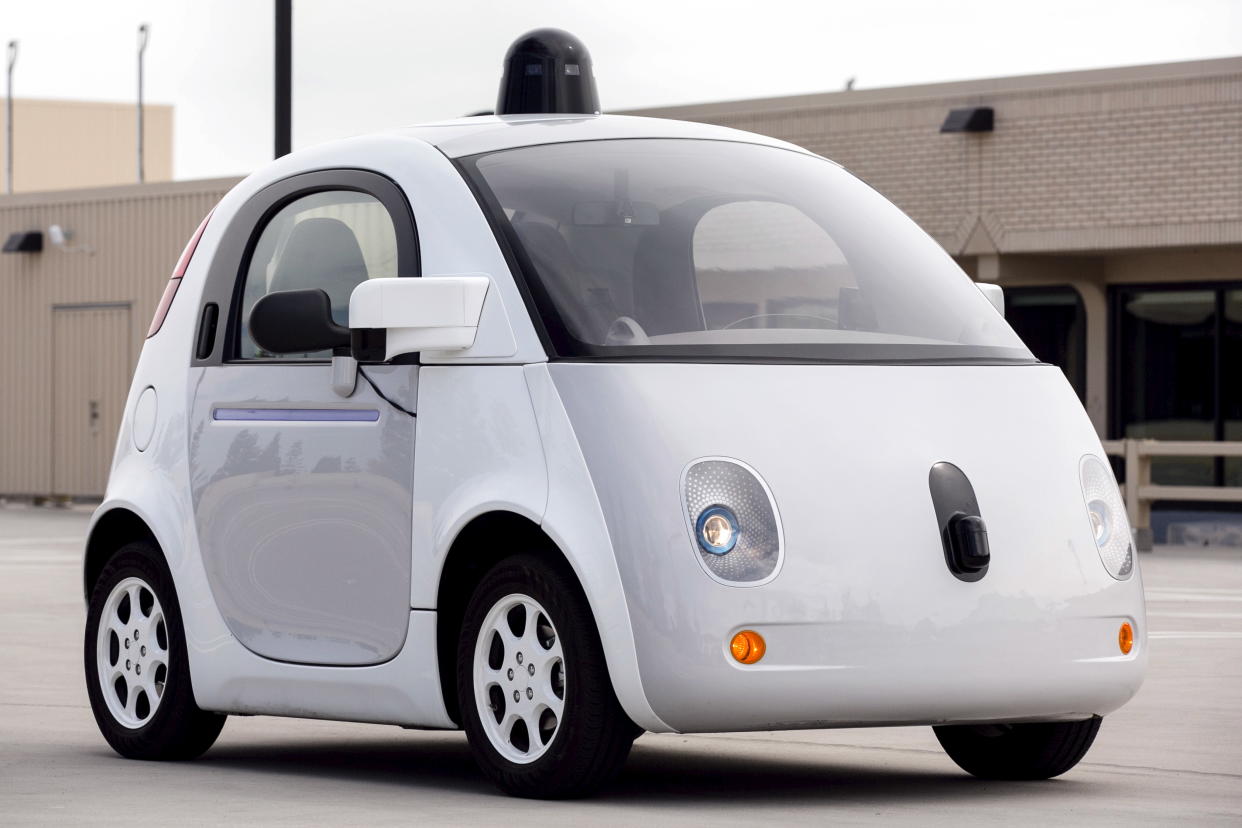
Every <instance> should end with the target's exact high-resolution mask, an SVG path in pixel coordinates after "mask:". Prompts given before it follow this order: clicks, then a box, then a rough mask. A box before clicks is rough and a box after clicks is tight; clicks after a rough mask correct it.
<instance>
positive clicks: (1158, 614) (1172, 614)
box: [1147, 610, 1242, 621]
mask: <svg viewBox="0 0 1242 828" xmlns="http://www.w3.org/2000/svg"><path fill="white" fill-rule="evenodd" d="M1147 617H1148V618H1215V619H1219V620H1222V621H1227V620H1235V619H1242V612H1181V611H1179V610H1148V611H1147Z"/></svg>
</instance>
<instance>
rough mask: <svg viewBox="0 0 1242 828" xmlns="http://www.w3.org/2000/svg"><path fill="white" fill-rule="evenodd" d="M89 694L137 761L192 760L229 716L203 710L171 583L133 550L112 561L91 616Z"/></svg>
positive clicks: (150, 549) (139, 548)
mask: <svg viewBox="0 0 1242 828" xmlns="http://www.w3.org/2000/svg"><path fill="white" fill-rule="evenodd" d="M84 649H85V653H84V655H85V661H86V692H87V696H88V697H89V698H90V703H91V710H92V711H93V712H94V714H95V722H96V723H97V724H98V725H99V731H100V733H102V734H103V737H104V738H105V739H106V740H107V741H108V744H109V745H111V746H112V748H113V749H114V750H115V751H116V752H117V753H119V754H121V755H122V756H125V757H128V758H130V759H192V758H194V757H195V756H198V755H199V754H201V753H203V752H204V751H205V750H207V748H209V747H211V745H212V743H213V742H215V740H216V737H217V736H218V735H219V734H220V728H222V727H223V726H224V720H225V717H224V716H222V715H220V714H218V713H208V712H207V711H204V710H201V709H199V707H198V705H197V704H195V702H194V691H193V689H192V688H191V686H190V665H189V661H188V658H187V655H186V646H185V633H184V631H183V629H182V626H181V612H180V609H179V607H178V606H177V594H176V590H175V589H174V588H173V583H172V576H171V575H169V574H168V568H167V567H166V566H165V565H164V559H163V557H162V556H161V555H160V553H159V550H158V549H156V548H155V547H154V546H152V545H151V544H149V543H142V542H139V543H131V544H129V545H127V546H125V547H124V548H122V549H121V550H120V551H118V552H117V554H116V555H115V556H114V557H113V558H112V559H111V560H110V561H108V564H107V566H105V567H104V569H103V572H102V573H100V576H99V581H98V582H96V584H95V588H94V590H93V591H92V593H91V600H90V605H89V606H88V607H87V611H86V641H85V647H84Z"/></svg>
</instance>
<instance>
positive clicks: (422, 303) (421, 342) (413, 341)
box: [349, 275, 491, 360]
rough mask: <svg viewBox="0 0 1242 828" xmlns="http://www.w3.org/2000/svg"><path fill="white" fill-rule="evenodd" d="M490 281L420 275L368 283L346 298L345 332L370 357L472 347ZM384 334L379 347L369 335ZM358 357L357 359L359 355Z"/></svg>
mask: <svg viewBox="0 0 1242 828" xmlns="http://www.w3.org/2000/svg"><path fill="white" fill-rule="evenodd" d="M490 284H491V279H489V278H488V277H487V276H480V275H470V276H424V277H422V278H418V279H409V278H404V279H403V278H395V279H368V280H367V281H365V282H362V283H360V284H359V285H358V286H357V287H356V288H354V292H353V294H352V295H351V296H350V297H349V327H350V328H351V329H352V330H354V331H355V332H360V329H361V332H360V334H361V335H360V336H359V337H358V338H357V339H356V340H355V341H356V342H357V341H358V340H363V341H366V342H367V344H368V350H371V349H374V351H375V354H374V357H376V358H378V357H380V356H381V355H380V353H379V352H380V350H381V349H382V352H383V353H382V358H383V359H386V360H387V359H392V358H393V357H395V356H400V355H401V354H411V353H414V352H416V351H451V350H461V349H464V348H469V347H470V346H471V345H473V344H474V338H475V335H476V334H477V333H478V330H479V318H480V316H481V315H482V313H483V299H484V298H485V297H486V296H487V289H488V285H490ZM372 331H374V332H376V333H378V332H380V331H382V332H383V337H382V343H381V342H379V341H377V340H378V337H377V336H375V335H373V334H371V333H370V332H372ZM359 358H362V356H360V357H359Z"/></svg>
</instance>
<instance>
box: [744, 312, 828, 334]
mask: <svg viewBox="0 0 1242 828" xmlns="http://www.w3.org/2000/svg"><path fill="white" fill-rule="evenodd" d="M769 317H780V318H782V319H784V318H792V319H814V320H816V321H817V322H827V323H828V325H829V329H830V330H831V329H835V328H836V327H837V320H835V319H829V318H828V317H826V316H815V315H814V314H810V313H756V314H754V315H753V316H743V317H742V318H741V319H734V320H733V321H732V322H730V323H729V324H728V325H725V326H724V327H723V328H721V329H720V330H722V331H727V330H729V329H731V328H735V327H737V326H738V325H740V324H742V323H743V322H749V321H751V320H752V319H767V318H769Z"/></svg>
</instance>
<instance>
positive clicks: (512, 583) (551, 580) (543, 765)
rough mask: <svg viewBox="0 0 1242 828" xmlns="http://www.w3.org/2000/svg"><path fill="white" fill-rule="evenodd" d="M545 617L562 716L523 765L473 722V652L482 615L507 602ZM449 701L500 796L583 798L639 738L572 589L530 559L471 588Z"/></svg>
mask: <svg viewBox="0 0 1242 828" xmlns="http://www.w3.org/2000/svg"><path fill="white" fill-rule="evenodd" d="M515 593H518V594H522V595H526V596H529V597H530V598H533V599H534V600H535V601H537V602H538V603H539V604H540V605H542V607H543V608H544V609H545V610H546V612H547V615H548V616H549V617H550V620H551V622H552V625H553V626H554V627H555V629H556V631H557V632H558V634H559V637H560V645H561V648H562V651H563V654H564V665H563V669H564V671H565V685H564V686H565V699H564V710H563V713H562V716H561V719H560V724H559V728H558V729H557V731H556V733H555V735H554V736H553V737H552V740H551V741H550V742H549V743H548V746H547V748H546V752H545V753H543V755H542V756H540V757H539V758H538V759H535V760H534V761H533V762H529V763H528V764H521V763H518V762H514V761H511V760H509V759H507V758H505V757H504V756H503V755H501V753H500V752H498V751H497V750H496V748H495V747H494V746H493V745H492V743H491V741H490V739H489V737H488V735H487V733H486V732H485V731H484V729H483V725H482V723H481V722H480V720H479V711H478V707H477V705H476V703H475V691H474V673H473V669H474V664H473V662H474V650H475V644H476V642H477V640H478V637H479V635H480V632H481V629H482V625H483V622H484V620H485V619H486V616H487V614H488V612H489V611H490V610H491V609H492V607H493V606H494V605H496V604H497V602H499V601H500V600H501V599H503V598H504V597H506V596H509V595H512V594H515ZM457 697H458V700H459V702H460V710H461V718H462V725H463V727H464V728H465V731H466V736H467V738H468V739H469V741H470V747H471V752H472V753H473V755H474V759H475V762H476V763H477V764H478V766H479V768H480V769H481V770H482V771H483V773H484V774H485V775H486V776H487V777H488V778H489V779H491V780H492V782H493V783H495V784H496V786H497V787H499V788H500V789H501V790H502V791H504V792H505V793H508V794H510V795H513V796H520V797H527V798H532V799H569V798H574V797H582V796H588V795H590V794H592V793H595V792H596V791H598V790H599V789H600V788H601V787H603V786H604V785H605V784H607V783H608V782H609V781H611V780H612V779H613V778H614V777H615V776H616V775H617V773H618V772H619V771H620V770H621V767H622V765H624V764H625V760H626V757H627V756H628V755H629V752H630V747H631V746H632V745H633V743H634V739H635V738H637V736H638V735H639V734H640V733H641V732H642V730H641V729H640V728H638V727H637V726H636V725H635V724H634V723H633V722H632V721H630V719H629V717H628V716H626V714H625V711H624V710H622V708H621V705H620V703H619V702H618V701H617V697H616V695H615V694H614V693H613V689H612V682H611V680H610V678H609V676H608V669H607V666H606V665H605V663H604V654H603V650H602V647H601V646H600V642H599V634H598V632H597V631H596V627H595V621H594V618H593V617H592V615H591V612H590V608H589V607H588V605H587V601H586V597H585V596H584V595H583V594H582V590H581V589H580V588H579V586H578V583H577V581H576V580H575V579H574V578H573V576H572V575H570V574H567V573H565V572H563V571H561V570H558V569H555V568H553V567H551V566H549V565H548V564H546V563H544V562H543V561H542V560H540V559H538V558H536V557H533V556H518V557H514V558H509V559H507V560H504V561H501V562H500V563H499V564H497V565H496V566H495V567H494V568H493V569H492V570H491V571H489V572H488V573H487V574H486V575H485V576H483V579H482V581H480V583H479V585H478V586H477V587H476V588H475V591H474V594H473V596H472V597H471V598H470V602H469V604H468V605H467V607H466V614H465V618H464V620H463V622H462V629H461V636H460V639H459V643H458V647H457Z"/></svg>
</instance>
